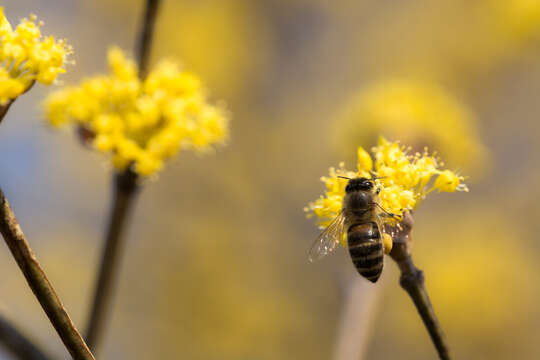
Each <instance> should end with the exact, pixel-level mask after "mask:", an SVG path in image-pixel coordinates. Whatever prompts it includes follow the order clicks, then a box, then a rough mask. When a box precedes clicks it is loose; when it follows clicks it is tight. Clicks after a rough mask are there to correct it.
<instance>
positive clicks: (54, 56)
mask: <svg viewBox="0 0 540 360" xmlns="http://www.w3.org/2000/svg"><path fill="white" fill-rule="evenodd" d="M40 25H41V24H37V23H36V16H35V15H30V18H29V19H26V18H25V19H22V20H21V22H20V23H19V25H17V27H16V28H15V30H13V29H12V27H11V25H10V23H9V21H8V20H7V19H6V17H5V15H4V8H3V7H0V105H5V104H6V103H7V102H8V101H9V100H12V99H15V98H16V97H17V96H19V95H21V94H22V93H24V92H25V91H26V90H27V89H28V88H29V87H30V86H31V84H33V82H34V81H38V82H40V83H42V84H45V85H49V84H51V83H52V82H53V81H54V80H55V79H56V76H57V75H58V74H59V73H63V72H65V69H64V65H65V63H66V57H67V56H68V55H69V54H70V53H71V47H70V46H68V45H66V43H65V42H64V41H63V40H58V41H55V40H54V37H52V36H48V37H45V38H42V36H41V32H40V29H39V28H40Z"/></svg>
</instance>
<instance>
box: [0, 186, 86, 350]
mask: <svg viewBox="0 0 540 360" xmlns="http://www.w3.org/2000/svg"><path fill="white" fill-rule="evenodd" d="M0 233H2V236H3V237H4V240H5V241H6V244H7V245H8V247H9V249H10V250H11V253H12V254H13V257H14V258H15V260H16V261H17V264H18V265H19V268H20V269H21V271H22V273H23V274H24V277H25V278H26V281H27V282H28V285H30V288H31V289H32V291H33V292H34V295H35V296H36V298H37V299H38V300H39V303H40V304H41V307H42V308H43V310H45V313H46V314H47V316H48V317H49V320H50V321H51V323H52V325H53V326H54V328H55V329H56V332H57V333H58V335H60V338H61V339H62V341H63V342H64V345H65V346H66V348H67V349H68V351H69V353H70V354H71V356H72V357H73V359H76V360H79V359H80V360H94V356H93V355H92V353H91V352H90V350H89V349H88V347H87V346H86V344H85V342H84V340H83V339H82V337H81V335H80V334H79V332H78V331H77V329H76V328H75V325H74V324H73V322H72V321H71V319H70V317H69V315H68V313H67V311H66V309H65V308H64V306H63V305H62V302H61V301H60V299H59V298H58V295H56V292H55V291H54V289H53V287H52V285H51V283H50V282H49V280H48V279H47V276H46V275H45V273H44V272H43V269H42V268H41V266H40V265H39V262H38V261H37V258H36V256H35V255H34V252H33V251H32V249H31V248H30V245H29V244H28V241H27V240H26V237H25V236H24V234H23V232H22V230H21V227H20V226H19V223H18V222H17V219H16V218H15V214H14V213H13V211H12V210H11V208H10V206H9V203H8V201H7V199H6V198H5V196H4V193H3V192H2V189H0Z"/></svg>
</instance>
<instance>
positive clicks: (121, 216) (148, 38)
mask: <svg viewBox="0 0 540 360" xmlns="http://www.w3.org/2000/svg"><path fill="white" fill-rule="evenodd" d="M159 4H160V0H147V1H146V7H145V12H144V17H143V21H142V27H141V33H140V36H139V38H138V41H137V46H136V51H137V63H138V65H139V77H140V78H141V79H142V80H144V79H145V78H146V75H147V74H148V62H149V58H150V48H151V46H152V39H153V34H154V28H155V23H156V17H157V12H158V8H159ZM137 178H138V176H137V174H136V173H135V172H134V171H133V170H132V169H131V167H130V168H128V169H127V170H126V171H124V172H123V173H121V174H116V175H115V178H114V190H113V191H114V195H113V196H114V198H113V205H112V210H111V216H110V222H109V226H108V228H107V234H106V239H105V247H104V249H103V254H102V258H101V265H100V270H99V275H98V280H97V283H96V288H95V291H94V297H93V303H92V309H91V312H90V317H89V322H88V327H87V329H86V336H85V337H86V340H87V341H88V345H89V346H90V348H91V349H92V350H94V351H96V349H97V348H98V346H99V342H100V340H101V336H102V334H103V329H104V325H105V320H106V318H107V314H108V312H109V308H110V303H111V297H112V292H113V285H114V281H115V278H116V275H117V272H118V269H117V268H118V263H119V261H120V259H119V258H120V256H121V253H122V240H123V236H122V235H123V232H124V228H125V226H126V221H127V219H128V217H129V212H130V210H131V208H132V207H133V201H134V200H135V194H136V193H137V190H138V186H137Z"/></svg>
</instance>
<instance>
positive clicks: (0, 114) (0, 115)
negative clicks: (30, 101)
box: [0, 80, 36, 123]
mask: <svg viewBox="0 0 540 360" xmlns="http://www.w3.org/2000/svg"><path fill="white" fill-rule="evenodd" d="M35 83H36V80H32V82H31V83H30V85H28V86H27V87H26V89H24V91H23V92H22V94H25V93H26V92H28V91H29V90H30V89H31V88H32V86H34V84H35ZM22 94H21V95H22ZM21 95H19V96H21ZM16 99H17V98H15V99H11V100H9V101H8V102H7V103H6V104H4V105H0V123H1V122H2V120H3V119H4V116H6V114H7V112H8V110H9V108H10V107H11V105H12V104H13V103H14V102H15V100H16Z"/></svg>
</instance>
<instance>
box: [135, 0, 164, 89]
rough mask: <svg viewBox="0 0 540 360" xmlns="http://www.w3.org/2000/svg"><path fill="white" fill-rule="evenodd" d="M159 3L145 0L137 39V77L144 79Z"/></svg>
mask: <svg viewBox="0 0 540 360" xmlns="http://www.w3.org/2000/svg"><path fill="white" fill-rule="evenodd" d="M159 3H160V0H147V1H146V9H145V12H144V19H143V22H142V28H141V33H140V37H139V39H138V41H137V63H138V64H139V77H140V78H141V79H145V78H146V75H147V74H148V60H149V58H150V48H151V47H152V39H153V36H154V28H155V24H156V17H157V12H158V8H159Z"/></svg>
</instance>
